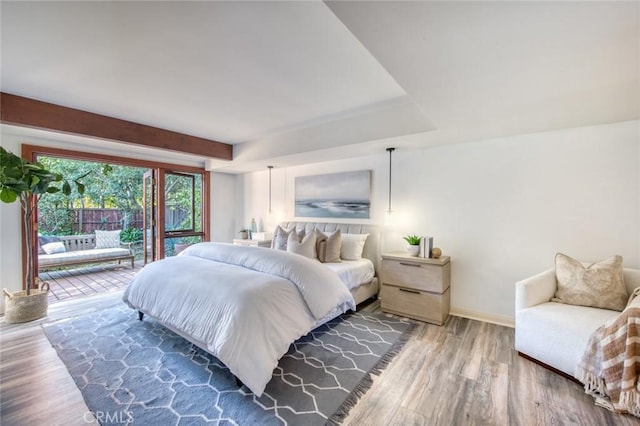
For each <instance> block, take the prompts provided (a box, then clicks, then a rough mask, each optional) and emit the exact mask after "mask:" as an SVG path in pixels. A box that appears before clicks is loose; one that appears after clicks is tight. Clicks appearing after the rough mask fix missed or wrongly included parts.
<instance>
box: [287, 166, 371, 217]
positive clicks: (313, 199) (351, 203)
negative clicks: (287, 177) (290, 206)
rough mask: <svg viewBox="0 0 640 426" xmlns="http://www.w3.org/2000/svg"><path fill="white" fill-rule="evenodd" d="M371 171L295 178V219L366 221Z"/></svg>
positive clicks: (368, 213) (369, 204)
mask: <svg viewBox="0 0 640 426" xmlns="http://www.w3.org/2000/svg"><path fill="white" fill-rule="evenodd" d="M370 208H371V171H370V170H360V171H356V172H344V173H331V174H325V175H313V176H298V177H296V178H295V216H296V217H322V218H340V219H369V217H370Z"/></svg>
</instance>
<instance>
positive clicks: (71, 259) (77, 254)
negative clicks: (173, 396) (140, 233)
mask: <svg viewBox="0 0 640 426" xmlns="http://www.w3.org/2000/svg"><path fill="white" fill-rule="evenodd" d="M57 239H59V241H61V242H62V243H63V244H64V248H65V251H64V252H61V253H53V254H46V253H39V254H38V270H40V271H42V270H46V269H52V268H59V267H62V266H71V265H81V264H87V263H102V262H111V261H116V260H117V261H118V263H121V262H122V261H123V260H127V261H130V262H131V267H132V268H133V267H134V265H133V261H134V259H133V249H132V247H131V246H132V245H133V243H120V245H121V247H112V248H95V247H96V236H95V234H85V235H65V236H60V237H57Z"/></svg>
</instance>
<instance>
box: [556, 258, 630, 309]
mask: <svg viewBox="0 0 640 426" xmlns="http://www.w3.org/2000/svg"><path fill="white" fill-rule="evenodd" d="M556 280H557V281H558V288H557V290H556V294H555V296H554V297H553V299H551V300H552V301H553V302H560V303H566V304H568V305H579V306H592V307H594V308H603V309H612V310H615V311H622V310H623V309H624V307H625V305H626V304H627V298H628V296H629V295H628V294H627V288H626V287H625V285H624V276H623V272H622V257H621V256H611V257H609V258H607V259H604V260H601V261H599V262H596V263H593V264H591V265H589V266H587V267H585V266H584V265H582V263H580V262H578V261H577V260H575V259H572V258H571V257H569V256H567V255H564V254H562V253H558V254H556Z"/></svg>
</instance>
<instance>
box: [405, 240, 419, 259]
mask: <svg viewBox="0 0 640 426" xmlns="http://www.w3.org/2000/svg"><path fill="white" fill-rule="evenodd" d="M403 239H404V240H405V241H406V242H407V243H408V244H409V245H408V246H407V251H408V252H409V255H410V256H417V255H418V254H419V253H420V237H418V236H417V235H407V236H406V237H403Z"/></svg>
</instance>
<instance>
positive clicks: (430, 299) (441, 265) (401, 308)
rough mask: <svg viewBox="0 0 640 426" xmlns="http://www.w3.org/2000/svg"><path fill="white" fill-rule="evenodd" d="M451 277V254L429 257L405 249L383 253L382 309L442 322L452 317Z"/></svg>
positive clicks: (439, 323)
mask: <svg viewBox="0 0 640 426" xmlns="http://www.w3.org/2000/svg"><path fill="white" fill-rule="evenodd" d="M450 280H451V263H450V258H449V256H442V257H441V258H439V259H428V258H422V257H414V256H409V255H408V254H407V253H405V252H393V253H386V254H383V255H382V286H381V289H380V303H381V308H382V310H383V311H384V312H390V313H392V314H397V315H401V316H406V317H409V318H414V319H417V320H421V321H427V322H430V323H434V324H438V325H442V324H444V322H445V321H446V319H447V316H449V300H450V288H449V285H450Z"/></svg>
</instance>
